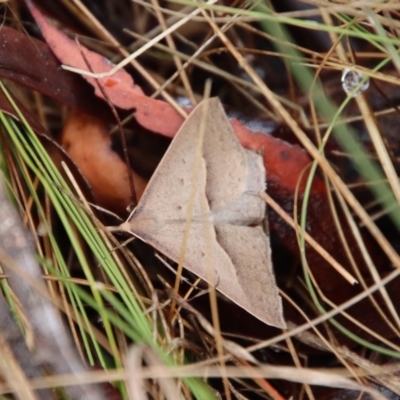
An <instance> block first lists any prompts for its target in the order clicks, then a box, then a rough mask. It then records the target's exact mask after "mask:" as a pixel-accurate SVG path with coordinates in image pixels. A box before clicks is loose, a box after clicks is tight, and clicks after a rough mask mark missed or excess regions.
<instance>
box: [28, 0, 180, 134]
mask: <svg viewBox="0 0 400 400" xmlns="http://www.w3.org/2000/svg"><path fill="white" fill-rule="evenodd" d="M27 4H28V6H29V9H30V11H31V13H32V16H33V17H34V18H35V20H36V22H37V24H38V25H39V27H40V30H41V32H42V34H43V36H44V37H45V39H46V42H47V44H48V45H49V46H50V48H51V49H52V51H53V52H54V54H55V55H56V56H57V58H58V59H59V60H60V61H61V62H62V63H64V64H67V65H69V66H73V67H75V68H79V69H81V70H85V71H88V72H90V70H89V69H88V67H87V65H86V62H85V58H86V60H87V62H88V63H89V65H90V67H91V69H92V72H94V73H102V72H109V71H110V70H111V69H112V67H113V65H112V64H111V62H110V61H109V60H107V59H106V58H105V57H103V56H101V55H100V54H97V53H95V52H93V51H89V50H88V49H86V48H85V47H83V46H79V47H78V46H77V44H76V42H74V41H73V40H71V39H69V38H68V37H67V36H66V35H64V34H63V33H62V32H61V31H59V30H58V29H57V28H55V27H54V26H52V25H51V24H49V23H48V22H47V21H46V19H45V18H44V17H43V15H42V14H41V13H40V12H39V10H38V9H37V8H36V7H35V6H34V5H33V4H32V2H31V1H27ZM84 57H85V58H84ZM83 77H84V78H85V79H86V80H87V81H88V82H89V83H90V84H91V85H92V86H93V87H94V88H95V93H96V95H97V96H98V97H100V98H104V96H103V93H102V92H101V91H100V90H99V88H98V85H97V84H96V80H95V79H94V78H91V77H89V76H86V75H83ZM98 83H99V84H100V85H102V87H103V90H104V91H105V93H106V94H107V96H108V97H109V99H110V101H111V102H112V103H113V104H114V106H116V107H119V108H123V109H132V108H134V109H135V110H136V111H135V118H136V120H137V122H138V123H139V124H140V125H142V126H143V127H144V128H146V129H148V130H150V131H153V132H156V133H159V134H161V135H165V136H168V137H173V136H174V135H175V133H176V132H177V131H178V129H179V127H180V126H181V125H182V122H183V118H182V117H181V116H180V115H179V114H178V113H177V112H176V111H175V110H174V109H173V108H172V107H171V106H170V105H169V104H168V103H165V102H163V101H160V100H156V99H152V98H150V97H147V96H145V95H144V93H143V91H142V89H141V88H140V87H139V86H137V85H136V84H135V83H134V82H133V79H132V77H131V76H130V75H129V74H128V73H127V72H126V71H125V70H123V69H120V70H119V71H117V72H116V73H114V74H113V75H112V76H110V77H104V78H100V79H98Z"/></svg>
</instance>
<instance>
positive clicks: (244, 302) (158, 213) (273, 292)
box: [124, 99, 285, 327]
mask: <svg viewBox="0 0 400 400" xmlns="http://www.w3.org/2000/svg"><path fill="white" fill-rule="evenodd" d="M206 101H208V104H206V106H207V113H206V115H205V116H204V118H205V120H204V121H203V123H205V136H204V143H203V152H202V159H201V160H200V168H199V171H197V173H196V172H195V165H196V148H197V144H198V141H199V132H200V125H201V123H202V117H203V110H202V106H204V105H205V101H203V102H202V103H201V104H200V105H199V106H198V107H196V109H195V110H194V111H193V112H192V113H191V114H190V116H189V118H188V119H187V120H186V121H185V123H184V124H183V125H182V127H181V129H180V131H179V132H178V134H177V135H176V136H175V138H174V140H173V141H172V143H171V145H170V147H169V149H168V151H167V152H166V154H165V156H164V157H163V159H162V161H161V163H160V165H159V166H158V168H157V170H156V171H155V173H154V175H153V177H152V179H151V180H150V182H149V184H148V186H147V188H146V190H145V193H144V194H143V197H142V198H141V199H140V201H139V204H138V206H137V207H136V210H135V213H134V214H133V216H132V218H131V219H130V220H129V221H128V223H127V224H124V227H128V230H129V231H131V232H133V233H134V234H135V235H137V236H139V237H140V238H142V239H143V240H145V241H146V242H147V243H149V244H151V245H152V246H154V247H155V248H156V249H157V250H159V251H160V252H162V253H163V254H165V255H166V256H168V257H169V258H171V259H173V260H175V261H178V260H179V257H180V254H181V249H182V244H183V237H184V230H185V221H186V219H187V216H188V207H189V204H190V201H193V204H192V207H193V208H192V222H191V225H190V231H189V236H188V241H187V246H186V250H185V260H184V267H185V268H187V269H188V270H190V271H192V272H193V273H195V274H196V275H198V276H199V277H201V278H202V279H204V280H206V281H207V282H209V283H211V284H213V285H215V286H216V288H217V290H219V291H220V292H222V293H223V294H225V295H226V296H227V297H228V298H230V299H231V300H232V301H234V302H235V303H237V304H238V305H240V306H241V307H243V308H245V309H246V310H247V311H249V312H250V313H251V314H253V315H254V316H256V317H257V318H259V319H261V320H262V321H264V322H266V323H268V324H270V325H274V326H278V327H284V326H285V323H284V321H283V317H282V306H281V302H280V297H279V295H278V289H277V288H276V285H275V281H274V276H273V272H272V264H271V259H270V250H269V241H268V238H267V236H266V235H265V234H264V232H263V231H262V229H261V227H260V226H248V225H257V224H260V222H261V221H262V219H263V217H264V214H265V203H264V201H263V200H262V199H261V197H260V196H259V193H260V192H262V191H263V190H264V189H265V183H264V181H265V171H264V169H263V164H262V161H261V157H259V156H258V155H257V154H255V153H250V152H248V151H247V150H244V149H243V148H242V146H241V145H240V143H239V142H238V140H237V139H236V137H235V136H234V134H233V131H232V128H231V125H230V123H229V121H228V120H227V118H226V116H225V113H224V111H223V109H222V106H221V104H220V102H219V101H218V99H210V100H206ZM194 179H196V182H195V187H196V192H195V195H194V197H193V199H192V183H193V180H194ZM237 240H239V241H240V242H237ZM237 262H238V263H240V265H236V263H237ZM253 274H254V275H253ZM252 276H254V279H253V278H252ZM253 280H256V281H257V287H256V288H255V287H252V284H251V282H252V281H253ZM263 285H265V290H264V288H263ZM255 291H257V293H255ZM271 308H272V309H275V310H277V313H275V312H270V311H268V310H271ZM279 312H280V315H279Z"/></svg>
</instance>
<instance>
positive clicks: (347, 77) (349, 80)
mask: <svg viewBox="0 0 400 400" xmlns="http://www.w3.org/2000/svg"><path fill="white" fill-rule="evenodd" d="M341 81H342V87H343V90H344V91H345V92H346V93H347V94H350V93H351V95H352V96H354V97H356V96H359V95H360V94H361V93H363V92H365V91H366V90H367V89H368V88H369V78H367V79H366V80H365V76H364V74H362V73H361V72H359V71H353V70H351V69H349V68H346V69H345V70H344V71H343V74H342V79H341ZM362 81H364V82H363V83H362V84H361V82H362ZM357 88H358V90H357V91H356V92H353V91H354V90H355V89H357Z"/></svg>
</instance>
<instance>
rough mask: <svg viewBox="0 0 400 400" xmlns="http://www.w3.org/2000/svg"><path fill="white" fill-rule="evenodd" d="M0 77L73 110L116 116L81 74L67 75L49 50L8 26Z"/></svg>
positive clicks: (0, 50) (2, 38) (0, 40)
mask: <svg viewBox="0 0 400 400" xmlns="http://www.w3.org/2000/svg"><path fill="white" fill-rule="evenodd" d="M0 44H1V45H0V58H1V63H0V76H2V77H4V78H7V79H10V80H13V81H14V82H17V83H20V84H21V85H24V86H26V87H29V88H32V89H34V90H37V91H38V92H40V93H42V94H44V95H46V96H49V97H51V98H53V99H54V100H56V101H58V102H60V103H62V104H65V105H69V106H71V107H75V108H79V109H81V110H85V111H86V112H88V113H97V115H109V116H112V113H111V111H110V107H108V106H107V104H105V103H104V101H102V100H101V99H99V98H97V97H96V96H93V93H91V92H92V91H91V88H90V86H89V85H88V84H87V83H86V82H85V81H83V80H82V78H81V77H80V76H77V74H73V73H71V72H68V71H64V70H63V69H62V68H61V67H60V62H59V61H58V60H57V59H56V57H54V54H53V52H52V51H51V50H50V49H49V47H48V46H47V45H46V44H45V43H43V42H42V41H40V40H37V39H35V38H32V37H29V36H27V35H26V34H24V33H21V32H18V31H16V30H15V29H12V28H9V27H7V26H5V25H2V26H1V27H0Z"/></svg>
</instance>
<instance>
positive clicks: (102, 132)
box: [61, 112, 146, 213]
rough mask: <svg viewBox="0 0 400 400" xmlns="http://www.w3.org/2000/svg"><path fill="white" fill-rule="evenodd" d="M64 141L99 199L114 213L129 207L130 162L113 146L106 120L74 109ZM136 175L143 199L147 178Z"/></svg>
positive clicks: (63, 134)
mask: <svg viewBox="0 0 400 400" xmlns="http://www.w3.org/2000/svg"><path fill="white" fill-rule="evenodd" d="M61 143H62V145H63V147H64V148H65V150H66V151H67V152H68V154H69V155H70V156H71V158H72V159H73V160H74V161H75V162H76V164H77V165H78V166H79V169H80V171H81V173H82V174H83V176H84V177H85V178H86V179H87V180H88V182H89V183H90V185H91V187H92V190H93V193H94V196H95V199H96V201H97V202H98V203H99V204H101V205H102V207H105V208H106V209H108V210H110V211H113V212H117V213H120V212H121V210H125V209H126V207H127V206H128V205H129V203H130V194H131V193H130V185H129V177H128V171H127V168H126V164H125V163H124V162H123V161H122V159H121V158H120V157H119V155H118V154H117V153H116V152H115V151H113V150H112V149H111V140H110V135H109V133H108V131H107V130H106V129H105V125H104V122H103V121H102V120H99V119H98V118H95V117H92V116H90V115H88V114H85V113H82V112H73V113H71V114H70V115H69V116H68V118H67V121H66V123H65V126H64V130H63V133H62V137H61ZM132 178H133V181H134V187H135V191H136V197H137V198H139V197H140V196H141V195H142V193H143V190H144V188H145V186H146V181H145V180H144V179H143V178H141V177H140V176H138V175H137V174H136V173H135V172H134V171H132ZM103 193H106V195H103Z"/></svg>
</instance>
